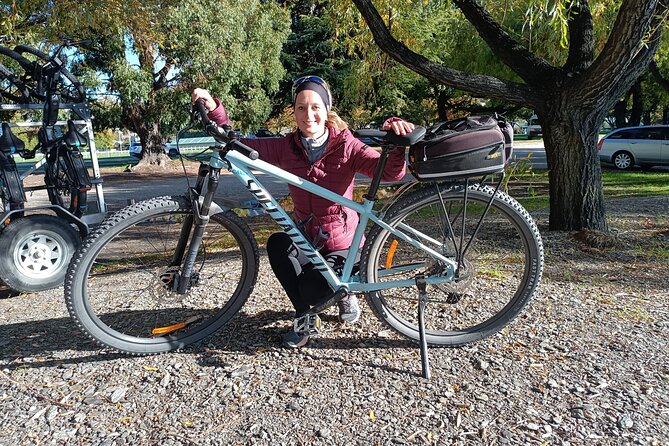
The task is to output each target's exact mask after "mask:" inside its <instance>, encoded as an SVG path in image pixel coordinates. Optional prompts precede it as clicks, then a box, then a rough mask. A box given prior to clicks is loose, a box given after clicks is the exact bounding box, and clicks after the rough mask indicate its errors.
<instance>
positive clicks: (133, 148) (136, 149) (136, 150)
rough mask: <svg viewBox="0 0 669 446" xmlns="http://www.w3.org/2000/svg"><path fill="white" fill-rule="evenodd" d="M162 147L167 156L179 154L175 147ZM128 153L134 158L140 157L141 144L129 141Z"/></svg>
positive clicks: (174, 156)
mask: <svg viewBox="0 0 669 446" xmlns="http://www.w3.org/2000/svg"><path fill="white" fill-rule="evenodd" d="M163 149H164V150H165V154H166V155H167V156H169V157H170V158H176V157H178V156H179V151H178V150H177V149H176V147H168V146H163ZM128 153H129V154H130V155H131V156H134V157H135V158H138V159H139V158H141V157H142V144H141V143H139V142H132V143H130V147H129V148H128Z"/></svg>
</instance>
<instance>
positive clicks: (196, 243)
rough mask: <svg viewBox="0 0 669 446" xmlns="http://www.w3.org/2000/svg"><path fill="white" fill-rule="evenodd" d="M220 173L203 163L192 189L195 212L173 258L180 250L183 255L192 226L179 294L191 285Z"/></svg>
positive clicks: (184, 230)
mask: <svg viewBox="0 0 669 446" xmlns="http://www.w3.org/2000/svg"><path fill="white" fill-rule="evenodd" d="M220 173H221V169H220V168H216V167H211V166H206V165H201V166H200V171H199V172H198V179H197V182H196V185H195V188H194V189H193V190H191V203H192V206H193V213H192V214H190V215H189V216H188V217H186V220H185V221H184V225H183V227H182V228H181V235H180V238H179V243H178V245H177V251H176V252H175V254H174V258H173V259H176V258H177V255H178V253H179V251H181V253H182V254H181V255H180V256H179V258H182V257H183V252H184V251H185V245H186V243H187V241H188V234H189V233H190V232H191V228H192V231H193V234H192V235H191V237H190V246H189V247H188V252H187V253H186V260H185V261H184V264H183V268H182V270H181V278H180V280H179V284H178V287H177V292H178V293H179V294H184V293H185V292H186V290H188V288H189V286H190V282H191V278H192V276H193V267H194V266H195V258H196V257H197V252H198V251H199V249H200V245H201V244H202V237H203V236H204V229H205V227H206V226H207V224H208V223H209V209H210V208H211V203H212V202H213V200H214V194H215V193H216V189H218V184H219V177H220ZM205 178H206V179H207V192H206V193H205V194H204V196H203V195H202V189H203V187H204V182H205ZM200 197H203V200H202V202H201V203H200V200H199V198H200Z"/></svg>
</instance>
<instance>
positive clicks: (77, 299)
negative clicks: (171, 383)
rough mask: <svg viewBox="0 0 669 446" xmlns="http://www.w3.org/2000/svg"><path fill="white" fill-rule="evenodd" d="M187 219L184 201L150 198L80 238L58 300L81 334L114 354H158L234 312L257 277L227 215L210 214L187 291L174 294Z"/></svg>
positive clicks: (238, 223)
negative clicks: (61, 299) (177, 256)
mask: <svg viewBox="0 0 669 446" xmlns="http://www.w3.org/2000/svg"><path fill="white" fill-rule="evenodd" d="M191 218H192V209H191V207H190V205H189V204H188V202H187V201H186V199H185V198H184V197H160V198H153V199H150V200H146V201H142V202H139V203H137V204H135V205H132V206H129V207H127V208H125V209H123V210H121V211H119V212H117V213H115V214H114V215H112V216H111V217H109V218H108V219H107V220H105V221H104V222H103V223H102V224H101V225H100V226H99V227H98V229H97V230H96V231H95V232H94V233H93V234H91V235H90V236H89V237H88V238H87V239H86V240H85V241H84V243H83V245H82V247H81V249H80V250H79V251H78V252H77V253H76V254H75V256H74V258H73V259H72V262H71V263H70V266H69V269H68V272H67V275H66V279H65V300H66V303H67V308H68V311H69V312H70V315H71V316H72V317H73V319H74V320H75V321H76V323H77V325H78V326H79V327H80V328H81V329H82V330H83V331H84V332H85V333H87V334H88V335H89V336H90V337H91V338H93V339H94V340H96V341H98V342H99V343H100V344H102V345H104V346H107V347H111V348H113V349H115V350H118V351H121V352H126V353H130V354H153V353H161V352H166V351H170V350H175V349H179V348H181V347H184V346H186V345H188V344H191V343H193V342H196V341H199V340H201V339H203V338H204V337H206V336H208V335H210V334H212V333H214V332H215V331H216V330H218V329H219V328H221V327H222V326H223V325H224V324H225V323H226V322H228V321H229V320H230V319H231V318H232V317H233V316H234V315H235V314H236V313H237V312H238V311H239V310H240V309H241V307H242V305H243V304H244V302H246V300H247V298H248V296H249V295H250V293H251V291H252V289H253V286H254V284H255V280H256V278H257V275H258V262H259V258H258V246H257V244H256V242H255V239H254V238H253V235H252V234H251V231H250V229H249V227H248V225H246V223H245V222H244V221H243V220H241V219H240V218H239V217H237V216H236V215H235V214H234V213H233V212H232V211H226V212H221V213H218V214H215V215H212V216H211V220H210V222H209V224H207V226H206V228H205V233H204V236H203V238H202V244H201V247H200V249H199V251H198V254H197V258H196V262H195V268H194V272H193V276H192V278H191V280H190V285H189V289H188V290H187V291H186V293H185V294H179V293H177V292H176V291H174V290H175V289H176V283H177V281H178V280H179V273H180V271H179V268H178V267H176V268H174V267H172V266H171V265H173V264H174V263H175V262H173V257H174V252H175V250H176V248H177V244H178V243H179V240H180V234H181V230H182V227H183V226H184V222H185V221H186V222H187V221H190V219H191ZM176 263H180V260H178V261H177V262H176Z"/></svg>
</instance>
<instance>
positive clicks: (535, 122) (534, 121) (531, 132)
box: [527, 115, 543, 139]
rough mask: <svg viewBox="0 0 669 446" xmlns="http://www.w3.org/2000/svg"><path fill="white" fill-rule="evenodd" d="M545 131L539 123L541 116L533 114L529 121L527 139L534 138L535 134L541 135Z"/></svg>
mask: <svg viewBox="0 0 669 446" xmlns="http://www.w3.org/2000/svg"><path fill="white" fill-rule="evenodd" d="M542 133H543V132H542V130H541V124H539V118H537V115H532V117H531V118H530V120H529V121H527V139H532V138H534V137H535V136H539V135H541V134H542Z"/></svg>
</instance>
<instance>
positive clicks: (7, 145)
mask: <svg viewBox="0 0 669 446" xmlns="http://www.w3.org/2000/svg"><path fill="white" fill-rule="evenodd" d="M25 148H26V144H25V143H24V142H23V141H21V140H20V139H19V138H17V137H16V135H14V133H12V130H11V128H10V127H9V124H7V123H6V122H3V123H2V136H0V150H1V151H2V152H3V153H23V151H24V150H25Z"/></svg>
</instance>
